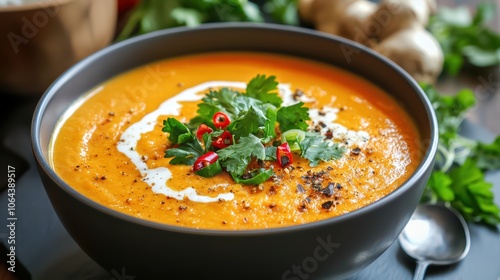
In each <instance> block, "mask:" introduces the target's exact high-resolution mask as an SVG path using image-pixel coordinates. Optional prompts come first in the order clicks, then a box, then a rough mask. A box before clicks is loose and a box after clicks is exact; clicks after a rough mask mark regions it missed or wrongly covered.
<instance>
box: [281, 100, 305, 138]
mask: <svg viewBox="0 0 500 280" xmlns="http://www.w3.org/2000/svg"><path fill="white" fill-rule="evenodd" d="M308 111H309V109H308V108H307V107H305V106H304V103H302V102H299V103H297V104H294V105H290V106H286V107H281V108H280V109H279V110H278V123H279V124H280V129H281V130H282V131H283V132H284V131H288V130H291V129H300V130H306V129H307V127H308V124H307V122H306V121H308V120H310V119H311V118H310V117H309V112H308Z"/></svg>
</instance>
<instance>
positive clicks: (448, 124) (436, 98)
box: [421, 84, 500, 225]
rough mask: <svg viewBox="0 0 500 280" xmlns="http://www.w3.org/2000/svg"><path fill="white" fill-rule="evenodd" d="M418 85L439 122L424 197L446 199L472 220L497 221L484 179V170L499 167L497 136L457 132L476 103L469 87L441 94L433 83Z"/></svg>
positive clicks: (499, 217) (499, 211)
mask: <svg viewBox="0 0 500 280" xmlns="http://www.w3.org/2000/svg"><path fill="white" fill-rule="evenodd" d="M421 86H422V88H423V89H424V91H425V92H426V94H427V96H428V97H429V99H430V100H431V102H432V105H433V107H434V109H435V111H436V116H437V119H438V124H439V147H438V154H437V156H436V165H435V170H434V171H433V173H432V175H431V177H430V179H429V182H428V187H427V189H426V192H425V194H424V197H423V200H431V201H444V202H448V203H450V204H451V205H452V206H453V207H454V208H455V209H457V210H458V211H459V212H460V213H462V214H463V215H464V217H466V218H467V219H469V220H472V221H477V222H484V223H486V224H488V225H496V224H498V223H500V209H499V208H498V206H497V205H495V203H494V200H493V192H492V191H491V188H492V184H491V183H488V182H486V181H485V178H484V172H485V171H487V170H492V169H498V168H499V167H500V158H499V155H500V137H499V138H497V139H496V140H495V141H494V142H493V143H491V144H486V143H482V142H480V141H476V140H473V139H470V138H466V137H464V136H461V135H460V134H459V133H458V132H459V131H458V130H459V126H460V125H461V123H462V122H463V120H464V119H465V113H466V112H467V111H468V109H470V108H471V107H472V106H473V105H474V104H475V99H474V95H473V93H472V92H471V91H470V90H462V91H459V92H458V93H457V94H456V95H455V96H443V95H441V94H440V93H439V92H437V90H436V89H435V88H434V87H433V86H430V85H426V84H422V85H421Z"/></svg>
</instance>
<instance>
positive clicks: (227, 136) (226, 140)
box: [212, 130, 233, 149]
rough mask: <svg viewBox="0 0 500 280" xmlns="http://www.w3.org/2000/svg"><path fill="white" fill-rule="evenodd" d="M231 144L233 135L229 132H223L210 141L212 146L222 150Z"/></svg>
mask: <svg viewBox="0 0 500 280" xmlns="http://www.w3.org/2000/svg"><path fill="white" fill-rule="evenodd" d="M232 144H233V135H231V132H229V131H227V130H224V132H222V134H221V135H220V136H219V137H217V138H215V139H214V140H213V141H212V146H214V147H216V148H219V149H224V148H226V147H228V146H230V145H232Z"/></svg>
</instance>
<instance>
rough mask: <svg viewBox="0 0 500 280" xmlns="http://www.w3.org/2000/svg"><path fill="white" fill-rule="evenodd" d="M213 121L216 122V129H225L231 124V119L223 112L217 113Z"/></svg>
mask: <svg viewBox="0 0 500 280" xmlns="http://www.w3.org/2000/svg"><path fill="white" fill-rule="evenodd" d="M212 121H213V122H214V125H215V127H217V128H222V129H225V128H226V127H227V126H228V125H229V124H230V123H231V119H229V117H228V115H226V114H225V113H223V112H217V113H215V114H214V116H213V117H212Z"/></svg>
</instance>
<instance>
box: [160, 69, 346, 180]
mask: <svg viewBox="0 0 500 280" xmlns="http://www.w3.org/2000/svg"><path fill="white" fill-rule="evenodd" d="M282 103H283V100H282V99H281V97H280V96H279V95H278V82H277V81H276V78H275V77H274V76H269V77H267V76H265V75H258V76H256V77H255V78H253V79H252V80H250V82H248V84H247V87H246V89H245V91H244V92H239V91H237V90H234V89H230V88H220V89H212V90H210V91H209V92H208V93H207V94H206V95H205V96H204V97H203V98H202V102H200V103H199V104H198V110H197V115H196V117H194V118H193V119H191V121H190V122H189V127H190V128H189V127H188V126H186V125H184V124H182V123H181V122H179V121H177V120H175V119H173V118H168V119H167V120H165V121H164V127H163V131H164V132H168V133H169V136H168V138H169V140H170V142H172V144H174V147H172V148H170V149H168V150H167V151H166V152H165V157H174V158H173V159H172V160H171V161H170V163H171V164H193V163H194V162H195V161H196V159H197V158H198V157H200V156H202V155H203V154H205V153H208V152H215V153H216V154H217V156H218V164H220V167H221V168H223V169H225V170H226V171H227V172H229V173H230V174H231V176H232V177H233V179H234V180H235V182H238V183H242V184H251V185H256V184H260V183H262V182H263V181H266V180H268V179H269V178H270V177H271V176H272V175H273V174H274V171H273V169H262V168H259V169H255V170H252V171H248V169H249V168H250V166H251V163H252V162H256V161H276V160H277V158H276V152H277V148H276V147H275V146H276V145H275V143H277V145H279V143H280V142H281V141H280V140H281V139H278V137H277V131H278V132H279V133H282V135H283V137H284V138H285V141H290V142H291V143H292V144H293V145H296V146H297V149H296V150H297V151H298V150H300V155H301V156H302V157H304V158H306V159H308V160H309V162H310V165H311V166H317V165H318V164H319V162H320V161H330V160H335V159H339V158H341V157H342V155H343V153H344V152H345V150H346V149H345V148H341V147H340V146H339V145H338V144H336V143H333V142H331V141H327V140H325V138H324V137H323V136H321V135H320V134H318V133H316V132H307V133H305V132H304V130H307V129H308V124H307V121H308V120H309V119H310V118H309V111H308V110H309V109H308V108H307V107H305V106H304V103H302V102H299V103H297V104H294V105H290V106H284V107H280V106H281V105H282ZM218 112H224V113H225V114H226V115H227V116H228V117H229V118H230V119H231V123H230V124H229V125H228V126H227V127H225V128H224V129H217V128H216V127H215V126H214V125H213V122H212V119H213V116H214V114H216V113H218ZM201 124H204V125H208V126H211V127H212V129H213V131H212V132H211V133H205V134H204V135H203V136H202V139H201V140H200V139H198V138H196V136H195V133H193V132H192V131H194V130H196V129H197V128H198V127H199V126H200V125H201ZM223 134H225V135H226V136H225V137H226V138H225V139H226V140H225V141H227V139H228V138H227V137H228V136H227V134H229V135H230V136H231V138H230V139H231V141H228V143H229V144H228V145H221V142H220V140H221V138H220V137H221V136H222V135H223ZM287 135H288V136H289V137H287ZM293 135H296V137H293ZM290 137H291V138H290ZM280 138H281V137H280ZM292 138H293V139H292ZM200 141H201V142H200ZM202 143H203V145H202ZM216 143H217V145H215V144H216ZM270 143H273V146H270ZM216 147H218V148H216ZM199 172H202V173H203V174H200V175H202V176H208V177H210V176H213V175H215V174H217V173H219V169H218V168H216V167H211V168H210V170H209V169H205V168H202V169H200V170H199Z"/></svg>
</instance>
